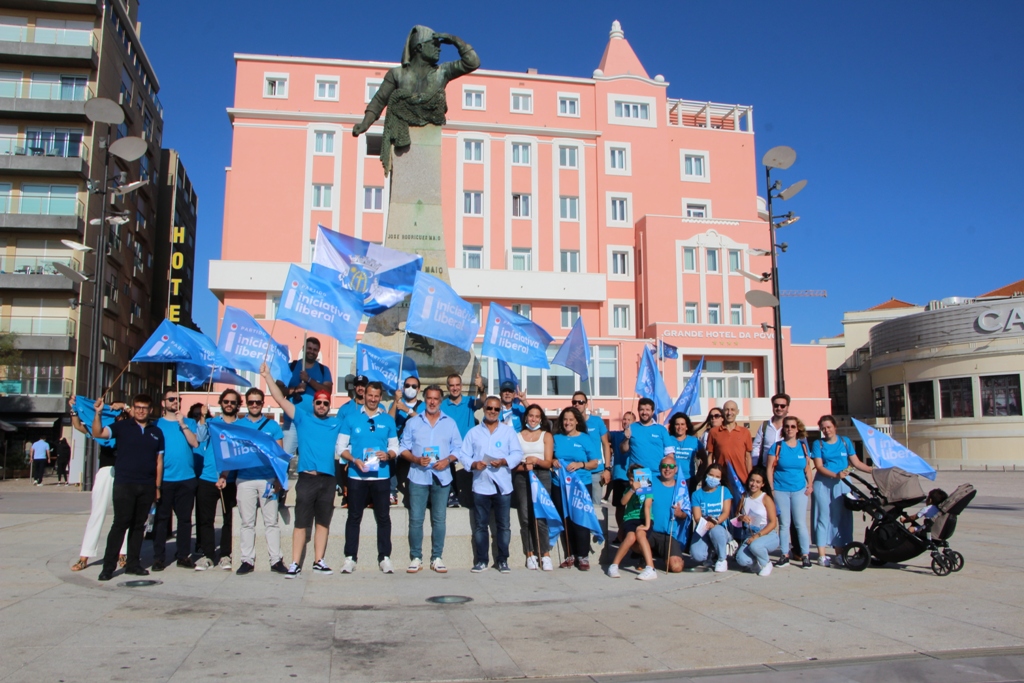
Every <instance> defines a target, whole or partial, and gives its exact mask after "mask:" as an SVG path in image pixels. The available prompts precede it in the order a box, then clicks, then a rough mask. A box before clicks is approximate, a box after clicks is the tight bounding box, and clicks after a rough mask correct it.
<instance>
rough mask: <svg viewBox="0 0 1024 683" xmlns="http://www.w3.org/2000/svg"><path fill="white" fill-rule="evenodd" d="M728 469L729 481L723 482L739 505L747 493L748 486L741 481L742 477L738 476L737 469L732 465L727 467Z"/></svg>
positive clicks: (729, 464)
mask: <svg viewBox="0 0 1024 683" xmlns="http://www.w3.org/2000/svg"><path fill="white" fill-rule="evenodd" d="M726 469H727V470H729V479H728V480H726V481H724V482H722V483H724V484H725V487H726V488H727V489H729V493H731V494H732V499H733V500H734V501H735V502H736V504H737V505H738V504H739V500H740V498H742V497H743V494H744V493H746V492H747V485H746V484H745V483H743V480H742V479H740V475H738V474H736V468H735V467H733V466H732V463H731V462H730V463H728V464H727V465H726Z"/></svg>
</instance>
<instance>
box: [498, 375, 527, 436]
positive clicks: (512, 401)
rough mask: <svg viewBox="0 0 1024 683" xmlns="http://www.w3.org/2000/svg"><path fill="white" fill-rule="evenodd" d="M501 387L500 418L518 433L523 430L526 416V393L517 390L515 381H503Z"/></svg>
mask: <svg viewBox="0 0 1024 683" xmlns="http://www.w3.org/2000/svg"><path fill="white" fill-rule="evenodd" d="M499 389H500V391H499V393H500V394H501V415H500V417H499V419H500V420H501V421H502V422H504V423H505V424H507V425H508V426H509V427H511V428H512V429H514V430H515V432H516V434H518V433H519V432H521V431H523V419H524V418H525V417H526V406H525V405H524V397H525V394H522V393H521V392H517V391H516V385H515V383H514V382H509V381H505V382H502V383H501V387H499Z"/></svg>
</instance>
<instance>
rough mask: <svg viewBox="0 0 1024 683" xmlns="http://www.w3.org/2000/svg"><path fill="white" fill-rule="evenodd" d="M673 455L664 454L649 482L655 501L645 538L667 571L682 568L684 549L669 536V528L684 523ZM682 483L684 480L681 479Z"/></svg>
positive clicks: (684, 517)
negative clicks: (651, 480) (677, 500)
mask: <svg viewBox="0 0 1024 683" xmlns="http://www.w3.org/2000/svg"><path fill="white" fill-rule="evenodd" d="M677 467H678V466H677V465H676V458H675V455H674V454H673V455H666V456H665V457H664V458H662V459H661V462H660V463H658V477H657V478H656V479H655V480H654V481H653V482H652V486H651V488H652V492H653V494H654V503H653V504H652V505H651V530H650V531H648V532H647V541H648V543H650V544H651V554H652V555H653V556H654V557H660V558H662V559H663V560H665V567H666V569H667V570H668V571H669V572H672V573H677V572H681V571H683V548H682V546H681V545H680V544H679V542H678V541H676V540H675V539H674V538H673V537H672V531H673V530H675V529H678V528H679V525H680V524H686V513H685V512H683V510H682V507H681V506H680V505H679V504H678V503H676V501H675V495H676V477H677V476H678V475H679V471H678V469H677ZM683 485H684V486H685V485H686V483H685V482H683Z"/></svg>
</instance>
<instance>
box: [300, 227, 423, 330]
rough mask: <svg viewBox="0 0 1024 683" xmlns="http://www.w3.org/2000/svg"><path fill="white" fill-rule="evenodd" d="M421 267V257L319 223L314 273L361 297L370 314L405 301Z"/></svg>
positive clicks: (314, 253)
mask: <svg viewBox="0 0 1024 683" xmlns="http://www.w3.org/2000/svg"><path fill="white" fill-rule="evenodd" d="M422 268H423V257H422V256H417V255H416V254H407V253H405V252H404V251H398V250H396V249H388V248H387V247H382V246H380V245H379V244H374V243H373V242H366V241H364V240H361V239H356V238H355V237H349V236H348V235H343V234H341V233H340V232H334V231H333V230H328V229H327V228H325V227H324V226H322V225H319V226H317V233H316V249H315V250H314V252H313V266H312V269H311V270H312V271H313V275H316V276H317V277H319V278H321V279H323V280H327V281H328V282H331V283H333V284H336V285H338V286H340V287H341V288H343V289H348V290H351V291H352V292H355V293H356V294H357V295H359V296H360V297H362V298H363V308H364V310H365V311H366V314H367V315H377V314H378V313H381V312H383V311H386V310H387V309H389V308H391V307H392V306H394V305H395V304H397V303H399V302H400V301H402V300H404V299H405V297H406V296H408V294H409V293H410V292H411V291H412V288H413V284H414V281H415V277H416V273H417V272H419V271H420V270H421V269H422Z"/></svg>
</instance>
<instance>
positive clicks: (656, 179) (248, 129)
mask: <svg viewBox="0 0 1024 683" xmlns="http://www.w3.org/2000/svg"><path fill="white" fill-rule="evenodd" d="M446 56H447V55H446ZM235 60H236V67H237V74H236V85H235V101H234V106H232V107H231V108H230V109H229V110H228V114H229V117H230V120H231V123H232V131H233V133H232V135H233V145H232V159H231V166H230V167H229V168H228V169H227V183H226V195H225V209H224V227H223V246H222V255H221V260H218V261H212V262H211V263H210V271H209V275H210V289H211V290H212V291H213V292H214V293H215V294H216V295H217V297H218V299H219V300H220V302H221V310H223V306H224V305H231V306H237V307H240V308H243V309H245V310H248V311H249V312H250V313H252V314H253V315H254V316H255V317H256V318H258V319H264V320H265V325H266V326H267V327H268V328H269V327H270V326H271V325H272V319H273V317H274V313H275V307H276V299H277V295H278V294H279V292H280V291H281V289H282V286H283V283H284V279H285V273H286V271H287V269H288V267H289V264H291V263H299V264H305V265H307V266H308V264H309V262H310V260H311V257H312V249H313V240H314V238H315V235H316V227H317V224H323V225H325V226H328V227H330V228H332V229H335V230H339V231H342V232H344V233H347V234H351V235H354V236H356V237H359V238H362V239H365V240H370V241H376V242H382V241H383V240H384V238H385V234H384V232H385V226H386V222H387V206H388V184H387V182H386V181H385V177H384V174H383V170H382V168H381V164H380V161H379V159H377V157H376V150H374V149H373V145H374V144H375V143H376V144H379V139H380V138H379V136H380V133H381V130H382V127H381V125H380V122H378V124H377V125H376V126H375V127H374V128H372V129H371V130H370V131H369V136H368V137H366V138H358V139H356V138H353V137H352V135H351V131H352V126H353V124H355V123H356V122H358V121H359V120H360V119H361V118H362V116H363V111H364V109H365V106H366V103H367V102H369V100H370V98H371V97H372V96H373V94H374V92H375V89H376V87H377V84H378V83H379V82H380V80H381V79H382V78H383V76H384V74H385V73H386V71H387V69H388V68H390V67H392V66H394V64H391V63H381V62H364V61H348V60H337V59H312V58H303V57H275V56H266V55H247V54H239V55H236V56H235ZM482 60H483V61H484V63H485V64H486V53H484V54H483V55H482ZM667 90H668V83H667V82H666V81H665V79H664V78H663V77H662V76H660V75H658V76H655V77H654V78H651V77H649V76H648V74H647V72H646V71H645V69H644V67H643V65H642V64H641V63H640V61H639V59H638V58H637V57H636V55H635V53H634V52H633V50H632V48H631V47H630V45H629V43H628V42H627V41H626V39H625V37H624V36H623V33H622V31H621V29H620V28H619V25H618V22H616V23H615V24H614V25H613V26H612V31H611V34H610V37H609V40H608V44H607V47H606V49H605V52H604V56H603V58H602V60H601V63H600V65H599V66H598V69H597V70H595V71H594V73H593V76H592V77H590V78H576V77H567V76H550V75H546V74H539V73H536V72H535V70H533V69H530V70H528V71H527V72H526V73H516V72H504V71H489V70H487V69H480V70H478V71H476V72H474V73H472V74H470V75H468V76H465V77H463V78H460V79H458V80H456V81H454V82H452V83H451V84H450V85H449V86H448V123H447V125H446V126H445V128H444V131H443V141H442V160H443V168H442V172H441V181H442V192H443V214H444V231H445V240H446V246H447V252H448V268H449V273H448V274H449V277H450V279H451V283H452V285H453V287H454V288H455V289H456V291H458V292H459V294H460V295H461V296H462V297H464V298H465V299H467V300H469V301H472V302H474V303H475V304H478V305H479V306H480V308H481V320H485V319H486V315H487V306H488V304H489V302H491V301H496V302H498V303H500V304H502V305H504V306H506V307H510V308H513V307H514V308H515V309H516V310H519V311H520V312H523V313H524V314H526V315H529V316H530V317H531V318H532V319H533V320H535V321H536V322H538V323H539V324H540V325H542V326H543V327H544V328H545V329H547V330H548V332H549V333H551V334H552V336H554V337H555V342H554V343H553V344H552V347H551V349H550V353H551V355H552V356H553V355H554V351H555V350H556V348H557V346H558V343H559V342H560V341H561V339H563V338H564V337H565V335H566V334H567V333H568V331H569V328H570V327H571V326H572V323H573V322H574V321H575V318H576V316H582V317H583V320H584V324H585V326H586V329H587V333H588V336H589V338H590V343H591V345H592V347H594V348H593V354H592V355H593V358H594V367H593V369H592V372H591V375H592V377H594V378H596V379H592V384H591V385H583V387H582V388H583V389H584V390H587V391H588V393H589V394H590V395H591V396H592V397H593V400H594V405H595V406H596V407H597V408H598V409H600V411H601V413H602V415H603V416H604V417H605V418H606V419H607V420H608V422H609V423H610V426H611V427H612V428H617V427H618V425H619V421H620V417H621V414H622V412H623V411H624V410H628V409H630V407H631V406H632V405H633V404H634V391H633V386H634V384H635V381H636V371H637V363H638V359H639V356H640V354H641V352H642V350H643V346H644V344H646V343H651V342H653V341H654V340H656V339H663V340H664V341H665V342H667V343H669V344H672V345H674V346H678V347H679V353H680V358H679V360H666V361H665V362H664V364H663V374H664V376H665V381H666V384H667V387H668V390H669V393H671V394H672V395H673V397H674V396H676V395H677V394H678V392H679V391H681V389H682V387H683V385H684V384H685V382H686V380H687V378H688V377H689V375H690V370H691V368H692V366H693V365H695V364H696V362H697V361H698V360H699V359H700V357H701V356H705V357H706V366H705V371H704V380H703V386H702V397H703V400H702V408H703V410H704V411H707V410H708V409H709V408H710V407H711V406H712V405H720V404H722V403H724V402H725V400H727V399H729V398H732V399H735V400H736V401H737V402H738V403H739V405H740V412H741V420H744V421H755V420H761V419H765V418H766V417H768V416H769V415H770V408H769V399H768V397H769V396H770V395H771V394H772V393H773V389H774V386H775V378H774V376H773V375H774V364H773V357H774V356H773V341H772V337H771V334H772V332H771V330H769V331H768V332H767V333H765V332H763V331H762V328H761V323H762V322H767V323H771V314H770V309H760V310H758V309H755V308H752V307H751V306H750V305H749V304H747V302H746V301H745V299H744V295H745V294H746V293H747V292H748V291H749V290H750V289H751V288H752V287H761V288H767V286H766V285H760V284H758V283H754V282H751V281H750V280H749V279H747V278H744V277H742V276H741V275H740V274H738V273H736V272H734V271H736V270H737V269H743V270H747V271H750V272H755V273H760V272H762V271H766V270H768V269H769V261H770V259H769V257H768V256H764V255H762V256H759V255H756V253H755V252H754V250H757V249H760V250H767V249H768V246H769V243H768V231H767V226H766V224H765V222H764V221H763V220H761V219H760V218H758V215H757V214H758V208H759V207H760V206H761V205H762V202H761V200H760V199H759V198H758V196H757V180H758V177H759V173H758V168H759V167H758V166H757V162H756V159H755V149H754V136H753V111H752V108H750V107H747V106H741V105H724V104H716V103H711V102H694V101H688V100H679V99H672V98H669V97H668V95H667ZM368 147H369V151H368ZM482 332H483V330H482V329H481V334H482ZM788 336H789V334H788V331H787V332H786V334H785V337H786V340H785V345H784V353H785V367H786V383H787V390H788V392H789V393H790V394H792V395H793V396H794V410H793V412H794V413H795V414H797V415H801V416H804V417H806V418H807V419H808V421H809V422H811V423H813V422H814V421H815V420H816V419H817V417H818V416H819V415H821V414H824V413H828V412H829V405H830V404H829V399H828V386H827V365H826V358H825V348H824V347H821V346H816V345H799V344H790V343H789V341H788ZM275 337H277V339H278V340H279V341H281V342H286V343H288V344H289V345H290V348H291V350H292V354H293V357H298V355H297V354H298V353H299V348H300V346H301V340H302V337H303V331H302V330H299V329H296V328H295V327H294V326H292V325H290V324H287V323H279V324H277V326H276V329H275ZM321 339H322V341H323V342H324V345H323V347H322V356H321V362H323V363H325V364H327V365H329V367H330V368H331V370H332V372H333V373H334V374H335V378H336V382H335V387H336V391H337V392H338V396H337V401H336V402H337V403H338V404H340V403H341V402H343V399H342V394H341V391H342V390H343V383H342V382H341V381H340V380H339V379H338V378H340V377H344V375H346V374H348V373H350V372H351V371H352V358H353V349H350V348H345V347H342V348H339V347H338V344H337V343H336V342H335V341H334V340H333V339H324V338H322V337H321ZM481 362H482V363H483V374H484V376H486V377H489V378H492V379H491V387H490V388H491V390H492V391H493V390H495V389H496V388H497V387H496V382H495V380H494V379H493V378H495V377H496V376H497V372H496V366H495V363H494V361H493V360H491V359H487V358H481ZM515 369H516V371H517V374H519V376H520V378H521V379H522V380H523V381H524V382H525V383H526V388H527V393H528V394H529V396H530V399H531V400H534V399H536V400H538V402H540V403H541V404H542V405H545V407H547V408H550V409H554V408H556V407H557V408H561V407H564V406H565V405H566V404H567V403H568V397H569V396H570V395H571V394H572V391H573V390H575V389H576V388H577V387H578V386H580V383H579V381H578V379H577V378H576V377H575V375H572V373H570V372H569V371H568V370H565V369H563V368H560V367H557V366H554V367H553V368H552V369H551V370H549V371H543V372H542V371H540V370H534V369H527V368H515Z"/></svg>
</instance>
